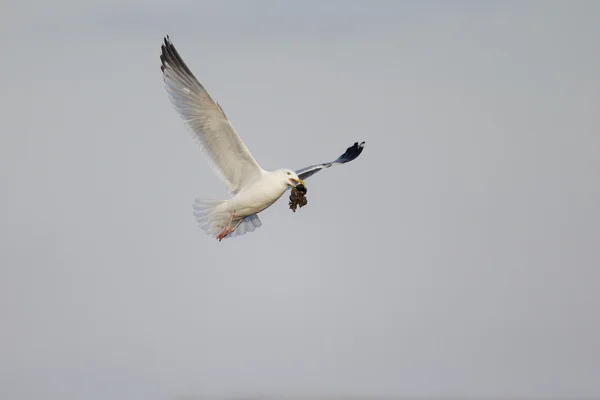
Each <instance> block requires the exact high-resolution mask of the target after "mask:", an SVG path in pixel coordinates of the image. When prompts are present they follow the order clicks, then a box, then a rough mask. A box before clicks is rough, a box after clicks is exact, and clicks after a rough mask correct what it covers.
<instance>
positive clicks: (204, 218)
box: [194, 198, 231, 237]
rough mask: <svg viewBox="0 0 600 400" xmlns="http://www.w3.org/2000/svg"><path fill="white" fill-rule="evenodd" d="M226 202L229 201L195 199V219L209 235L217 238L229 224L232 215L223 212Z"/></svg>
mask: <svg viewBox="0 0 600 400" xmlns="http://www.w3.org/2000/svg"><path fill="white" fill-rule="evenodd" d="M226 202H227V200H213V199H199V198H197V199H195V202H194V217H196V222H198V226H200V228H201V229H202V230H203V231H204V232H205V233H206V234H207V235H210V236H213V237H217V236H218V235H219V233H220V232H221V231H222V230H223V228H224V227H225V226H226V225H227V223H228V222H229V219H230V218H231V215H230V214H229V213H227V212H224V211H221V210H223V209H224V208H225V207H222V206H224V205H225V203H226Z"/></svg>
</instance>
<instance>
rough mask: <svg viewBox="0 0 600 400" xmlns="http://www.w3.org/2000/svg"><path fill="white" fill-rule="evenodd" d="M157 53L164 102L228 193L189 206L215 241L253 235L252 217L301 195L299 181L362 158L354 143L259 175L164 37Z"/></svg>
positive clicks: (257, 221) (215, 106)
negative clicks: (318, 159) (332, 156)
mask: <svg viewBox="0 0 600 400" xmlns="http://www.w3.org/2000/svg"><path fill="white" fill-rule="evenodd" d="M161 49H162V54H161V56H160V60H161V63H162V65H161V70H162V73H163V80H164V83H165V88H166V90H167V93H168V95H169V98H170V100H171V102H172V103H173V105H174V106H175V109H176V111H177V113H178V114H179V115H180V117H181V118H182V119H183V120H184V121H185V122H184V123H185V126H186V128H187V129H188V131H189V132H190V133H191V134H192V136H193V137H194V139H195V140H196V142H197V143H198V144H199V145H200V148H201V150H202V153H203V154H204V156H205V158H206V159H207V161H208V164H209V165H210V167H211V169H212V170H213V172H214V173H215V174H216V175H217V176H218V177H219V178H220V179H221V180H222V181H223V182H224V183H225V185H226V186H227V189H228V190H229V195H230V198H229V199H226V200H214V199H206V198H197V199H195V204H194V216H195V217H196V221H197V222H198V224H199V226H200V227H201V228H202V229H203V230H204V231H205V232H206V234H208V235H211V236H212V237H214V238H216V239H218V240H219V241H221V240H222V239H224V238H230V237H234V236H240V235H244V234H245V233H246V232H252V231H254V230H255V229H256V228H258V227H260V226H261V225H262V223H261V221H260V219H259V218H258V214H259V213H260V212H261V211H264V210H265V209H266V208H268V207H270V206H271V205H272V204H273V203H275V202H276V201H277V200H278V199H279V198H280V197H281V196H282V195H283V194H284V193H285V192H286V191H287V190H288V189H290V188H292V187H295V188H297V189H299V190H302V191H303V192H304V193H306V187H305V182H304V179H306V178H308V177H310V176H312V175H314V174H315V173H317V172H319V171H321V170H322V169H324V168H330V167H332V166H335V165H341V164H345V163H347V162H349V161H352V160H354V159H355V158H356V157H358V156H359V155H360V153H361V152H362V150H363V148H364V145H365V142H361V143H360V144H359V143H358V142H356V143H354V145H353V146H350V147H348V149H347V150H346V151H345V152H344V154H342V155H341V156H339V157H338V158H337V159H336V160H334V161H330V162H326V163H321V164H315V165H311V166H309V167H305V168H301V169H299V170H296V171H293V170H291V169H287V168H284V169H277V170H274V171H265V170H264V169H262V168H261V167H260V165H259V164H258V163H257V162H256V160H255V159H254V157H252V154H250V152H249V151H248V148H247V147H246V146H245V145H244V143H243V142H242V140H241V139H240V137H239V136H238V134H237V132H236V131H235V129H233V126H232V125H231V122H230V121H229V119H228V118H227V116H226V115H225V113H224V111H223V109H222V108H221V106H220V105H219V104H218V103H217V102H216V101H214V100H213V98H212V97H211V96H210V94H209V93H208V91H207V90H206V89H205V88H204V86H203V85H202V84H201V83H200V82H199V81H198V80H197V79H196V77H195V76H194V74H193V73H192V72H191V71H190V69H189V68H188V67H187V65H186V64H185V63H184V62H183V59H182V58H181V56H180V55H179V53H178V52H177V50H176V49H175V46H173V43H172V42H171V39H170V38H169V36H166V37H165V38H164V43H163V45H162V46H161Z"/></svg>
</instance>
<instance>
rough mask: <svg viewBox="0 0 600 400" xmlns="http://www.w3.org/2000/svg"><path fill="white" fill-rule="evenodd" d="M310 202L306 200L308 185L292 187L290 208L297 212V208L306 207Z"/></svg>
mask: <svg viewBox="0 0 600 400" xmlns="http://www.w3.org/2000/svg"><path fill="white" fill-rule="evenodd" d="M307 203H308V200H306V187H305V186H304V185H302V184H300V185H297V186H296V187H293V188H292V193H290V202H289V206H290V210H292V211H293V212H296V208H298V207H300V208H302V207H304V206H305V205H306V204H307Z"/></svg>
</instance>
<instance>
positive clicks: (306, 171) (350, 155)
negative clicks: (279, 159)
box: [296, 142, 365, 180]
mask: <svg viewBox="0 0 600 400" xmlns="http://www.w3.org/2000/svg"><path fill="white" fill-rule="evenodd" d="M364 147H365V142H361V143H360V144H359V143H358V142H356V143H354V144H353V145H352V146H350V147H348V148H347V149H346V151H345V152H344V154H342V155H341V156H339V157H338V158H337V159H335V160H334V161H331V162H326V163H321V164H315V165H311V166H309V167H305V168H301V169H299V170H297V171H296V173H297V174H298V177H299V178H300V179H302V180H304V179H306V178H308V177H310V176H313V175H314V174H316V173H317V172H319V171H320V170H322V169H324V168H330V167H333V166H335V165H341V164H345V163H347V162H350V161H352V160H354V159H356V157H358V156H359V155H360V153H362V151H363V149H364Z"/></svg>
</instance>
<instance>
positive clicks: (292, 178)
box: [279, 169, 306, 193]
mask: <svg viewBox="0 0 600 400" xmlns="http://www.w3.org/2000/svg"><path fill="white" fill-rule="evenodd" d="M279 174H280V175H281V177H282V179H284V180H285V183H286V184H288V185H291V186H292V187H295V188H297V189H298V190H301V191H303V192H305V193H306V186H305V184H304V181H303V180H302V179H300V178H299V177H298V174H297V173H295V172H294V171H292V170H289V169H281V170H279Z"/></svg>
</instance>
